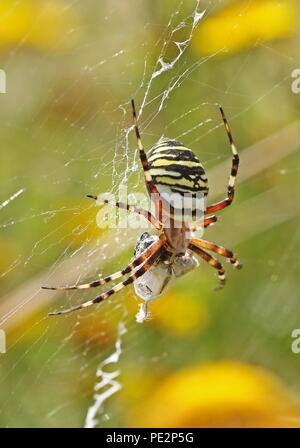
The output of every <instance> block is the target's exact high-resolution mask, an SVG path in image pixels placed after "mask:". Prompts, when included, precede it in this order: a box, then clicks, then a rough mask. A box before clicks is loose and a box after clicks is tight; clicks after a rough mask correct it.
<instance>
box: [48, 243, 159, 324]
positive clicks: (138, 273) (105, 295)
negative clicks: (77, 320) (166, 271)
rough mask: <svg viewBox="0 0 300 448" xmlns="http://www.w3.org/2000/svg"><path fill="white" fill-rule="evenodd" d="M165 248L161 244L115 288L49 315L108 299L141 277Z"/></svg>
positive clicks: (68, 311) (63, 312)
mask: <svg viewBox="0 0 300 448" xmlns="http://www.w3.org/2000/svg"><path fill="white" fill-rule="evenodd" d="M162 250H163V247H162V246H160V247H159V248H158V249H157V250H156V251H155V252H154V253H153V254H152V255H151V257H150V258H149V259H148V260H147V261H146V262H145V263H144V264H143V265H142V266H141V267H140V268H139V269H138V270H137V271H136V272H135V273H134V274H131V275H130V276H129V277H128V278H127V279H126V280H124V281H123V282H121V283H118V284H117V285H115V286H114V287H113V288H111V289H109V290H108V291H106V292H103V293H102V294H100V295H99V296H97V297H95V298H94V299H93V300H89V301H88V302H85V303H82V304H81V305H77V306H74V307H72V308H69V309H67V310H63V311H56V312H54V313H49V316H56V315H58V314H67V313H71V312H72V311H77V310H80V309H82V308H87V307H88V306H91V305H94V303H100V302H102V301H103V300H105V299H107V298H108V297H110V296H112V295H113V294H114V293H115V292H118V291H120V289H123V288H124V287H125V286H127V285H130V284H131V283H133V282H134V281H135V280H136V279H138V278H139V277H141V276H142V275H143V274H144V273H145V272H147V271H148V269H149V268H150V267H151V266H152V265H153V264H154V263H155V261H156V260H157V258H158V257H159V256H160V254H161V252H162Z"/></svg>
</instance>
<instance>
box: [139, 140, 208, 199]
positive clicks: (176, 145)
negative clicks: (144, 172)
mask: <svg viewBox="0 0 300 448" xmlns="http://www.w3.org/2000/svg"><path fill="white" fill-rule="evenodd" d="M147 159H148V164H149V171H150V174H151V177H152V179H153V182H154V184H155V185H157V186H159V185H163V186H165V187H168V188H170V190H171V191H172V192H173V193H179V194H181V195H184V194H187V193H189V194H192V195H194V194H199V193H202V194H203V195H205V196H206V195H207V193H208V184H207V178H206V174H205V171H204V168H203V166H202V164H201V163H200V162H199V160H198V158H197V157H196V156H195V154H194V153H193V151H192V150H191V149H189V148H187V147H185V146H184V145H183V144H182V143H180V142H177V141H176V140H171V139H169V138H161V139H160V140H159V141H158V142H157V143H156V144H155V145H154V146H153V148H152V149H150V151H149V152H148V153H147Z"/></svg>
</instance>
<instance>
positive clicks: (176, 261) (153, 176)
mask: <svg viewBox="0 0 300 448" xmlns="http://www.w3.org/2000/svg"><path fill="white" fill-rule="evenodd" d="M132 110H133V119H134V129H135V132H136V137H137V142H138V148H139V154H140V160H141V163H142V166H143V170H144V179H145V185H146V188H147V191H148V193H149V195H150V197H151V200H152V201H153V203H154V204H155V213H154V214H152V213H151V212H150V211H148V210H144V209H142V208H138V207H134V206H131V205H128V204H125V203H122V202H112V201H109V200H106V199H103V200H102V202H103V203H106V204H112V205H115V206H116V207H118V208H122V209H126V210H128V211H131V212H134V213H137V214H139V215H142V216H144V217H145V218H146V219H147V220H148V221H149V222H150V223H151V224H152V226H153V227H154V228H155V229H156V230H157V231H158V232H160V235H159V236H157V235H149V234H148V233H147V232H145V233H143V234H142V235H141V236H140V238H139V239H138V241H137V244H136V248H135V258H134V260H133V261H132V262H131V263H130V264H129V265H128V266H126V267H125V268H124V269H122V270H121V271H118V272H116V273H114V274H112V275H109V276H107V277H104V278H102V279H99V280H95V281H93V282H91V283H87V284H83V285H75V286H61V287H49V286H44V287H43V288H44V289H62V290H68V289H85V288H91V287H96V286H100V285H104V284H106V283H108V282H110V281H112V280H116V279H117V278H119V277H122V276H124V275H126V274H130V273H131V275H129V276H128V277H127V279H126V280H124V281H122V282H121V283H119V284H117V285H115V286H114V287H112V288H111V289H109V290H108V291H106V292H103V293H102V294H100V295H99V296H97V297H95V298H94V299H92V300H89V301H88V302H85V303H83V304H81V305H77V306H74V307H72V308H70V309H67V310H63V311H57V312H55V313H50V314H52V315H53V314H65V313H69V312H71V311H75V310H79V309H81V308H85V307H88V306H90V305H93V304H94V303H99V302H102V301H103V300H105V299H107V298H108V297H110V296H111V295H112V294H114V293H115V292H117V291H119V290H120V289H122V288H124V287H125V286H127V285H129V284H131V283H134V286H135V290H136V292H137V294H138V295H139V296H140V297H141V298H142V299H143V300H144V301H145V302H144V304H145V305H144V309H143V316H144V317H143V318H142V319H140V320H144V319H145V318H146V317H147V313H148V311H147V304H148V302H150V301H151V300H154V299H156V298H157V297H159V296H160V295H162V294H163V293H165V292H166V290H167V289H168V287H169V286H170V284H171V280H173V279H174V278H176V277H180V276H181V275H184V274H185V273H187V272H189V271H190V270H191V269H193V268H195V267H196V266H197V265H198V262H197V260H196V258H195V257H194V254H197V255H198V256H199V257H200V258H202V259H204V260H205V261H206V262H208V263H209V264H210V265H211V266H212V267H213V268H215V269H216V270H217V271H218V276H219V286H218V287H217V289H221V288H222V287H223V286H224V284H225V271H224V268H223V266H222V264H221V263H220V262H219V261H218V260H217V259H216V258H214V257H213V256H212V255H210V254H209V253H208V252H206V250H209V251H212V252H215V253H217V254H219V255H221V256H223V257H225V258H227V259H228V260H229V261H230V262H231V263H232V264H233V266H234V267H236V268H241V264H240V263H239V262H238V260H237V259H236V257H235V255H234V254H233V252H231V251H230V250H228V249H225V248H224V247H222V246H218V245H216V244H214V243H210V242H209V241H206V240H203V239H200V238H196V237H195V235H194V232H195V231H196V230H197V229H199V228H205V227H208V226H209V225H210V224H212V223H214V222H215V221H216V220H217V218H216V217H215V216H206V215H209V214H211V213H214V212H217V211H219V210H221V209H223V208H225V207H227V206H228V205H230V204H231V203H232V201H233V198H234V186H235V179H236V175H237V171H238V166H239V157H238V153H237V150H236V147H235V144H234V142H233V139H232V136H231V132H230V129H229V126H228V123H227V120H226V118H225V115H224V112H223V109H222V108H221V107H220V111H221V115H222V118H223V122H224V125H225V129H226V132H227V135H228V138H229V142H230V146H231V151H232V166H231V173H230V177H229V183H228V195H227V197H226V198H225V199H223V200H222V201H220V202H217V203H215V204H212V205H209V206H207V205H206V197H207V194H208V184H207V178H206V174H205V171H204V168H203V166H202V164H201V163H200V161H199V160H198V158H197V157H196V155H195V154H194V153H193V151H192V150H191V149H189V148H187V147H186V146H184V145H183V144H182V143H180V142H178V141H176V140H172V139H168V138H161V139H160V140H159V141H158V142H157V143H156V144H155V145H154V146H153V148H152V149H151V150H150V151H149V152H148V153H147V155H146V153H145V151H144V148H143V145H142V142H141V138H140V133H139V129H138V125H137V119H136V112H135V107H134V102H133V101H132ZM170 195H171V196H170ZM88 197H90V198H93V199H98V200H101V198H99V197H97V196H94V195H88ZM170 197H172V201H170ZM182 199H184V201H186V199H187V202H184V204H185V206H184V207H183V206H182V203H183V202H182ZM199 199H200V202H198V200H199ZM186 203H187V204H188V205H187V206H186ZM174 204H175V205H174ZM178 204H180V205H178ZM199 204H200V205H199ZM199 211H200V213H199V215H200V216H201V215H203V216H204V217H202V219H199V221H197V220H196V222H192V223H191V222H190V221H189V218H191V217H192V218H195V216H196V217H197V216H198V212H199Z"/></svg>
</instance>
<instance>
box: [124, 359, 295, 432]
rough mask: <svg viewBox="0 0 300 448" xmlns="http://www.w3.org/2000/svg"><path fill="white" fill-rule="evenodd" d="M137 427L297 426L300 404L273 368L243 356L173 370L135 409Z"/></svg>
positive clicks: (133, 420) (132, 417)
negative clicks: (241, 360)
mask: <svg viewBox="0 0 300 448" xmlns="http://www.w3.org/2000/svg"><path fill="white" fill-rule="evenodd" d="M129 425H130V426H137V427H154V428H155V427H160V428H168V427H175V428H178V427H179V428H180V427H282V426H284V427H295V426H296V427H299V426H300V407H299V403H296V402H295V400H294V399H293V398H292V396H291V395H290V394H289V393H288V392H287V390H286V388H285V386H284V385H283V384H282V382H281V381H280V380H279V379H278V378H277V377H276V376H275V375H273V374H272V373H270V372H268V371H266V370H264V369H262V368H259V367H254V366H251V365H247V364H242V363H239V362H230V361H223V362H216V363H211V364H206V365H200V366H193V367H189V368H186V369H184V370H181V371H179V372H176V373H174V374H171V375H170V376H169V377H167V378H166V379H165V380H164V381H163V382H162V384H161V385H159V386H158V387H157V388H156V390H155V392H154V393H152V396H151V397H150V398H148V400H147V401H146V402H145V403H144V404H143V405H140V406H139V409H138V412H136V413H135V414H133V415H131V419H130V422H129Z"/></svg>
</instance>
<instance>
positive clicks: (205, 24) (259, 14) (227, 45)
mask: <svg viewBox="0 0 300 448" xmlns="http://www.w3.org/2000/svg"><path fill="white" fill-rule="evenodd" d="M296 12H297V10H296V5H295V2H294V1H292V0H290V1H289V0H287V1H284V2H283V1H274V0H256V1H252V2H249V1H246V0H243V1H239V2H237V3H234V5H231V6H229V7H227V8H226V9H224V10H222V11H221V12H220V13H218V14H216V15H215V16H212V17H208V18H207V19H206V20H204V21H202V22H200V24H199V27H198V29H197V30H196V32H195V35H194V39H193V47H194V48H195V49H196V50H198V51H200V52H201V53H202V54H213V53H216V52H221V53H222V54H224V53H225V52H226V53H234V52H236V51H239V50H241V49H242V48H246V47H249V46H251V45H254V44H255V43H257V42H266V41H270V40H273V39H282V38H284V37H287V36H289V35H290V34H291V33H292V32H293V31H294V30H295V16H296Z"/></svg>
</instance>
